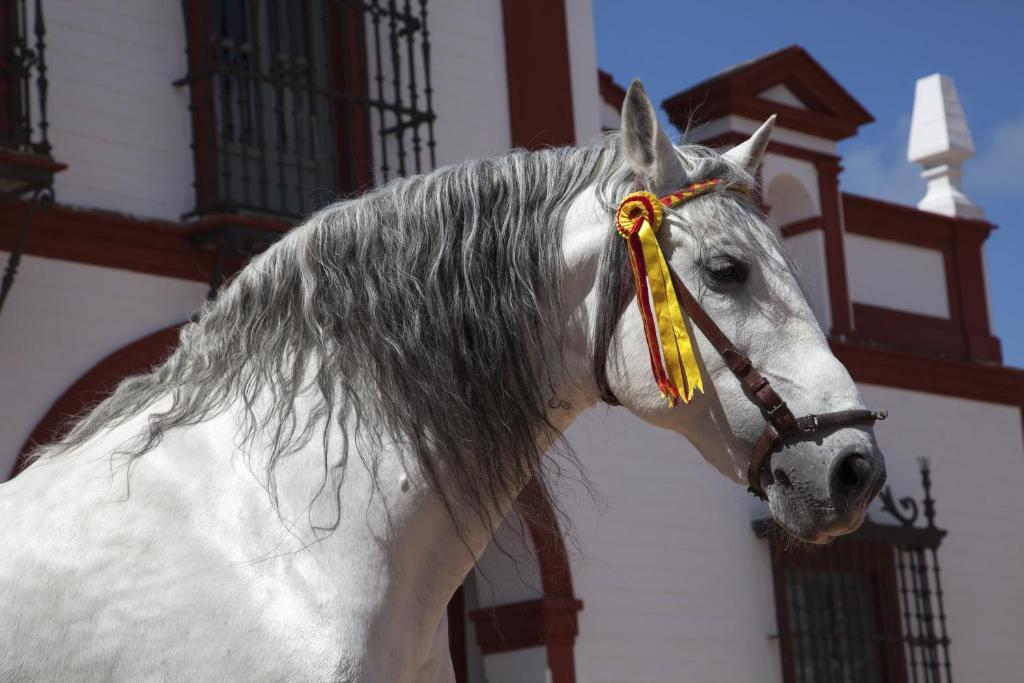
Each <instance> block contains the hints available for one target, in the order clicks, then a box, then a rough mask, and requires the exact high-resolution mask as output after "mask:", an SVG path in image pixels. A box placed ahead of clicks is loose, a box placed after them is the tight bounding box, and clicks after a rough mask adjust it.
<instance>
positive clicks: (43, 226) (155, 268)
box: [0, 202, 288, 282]
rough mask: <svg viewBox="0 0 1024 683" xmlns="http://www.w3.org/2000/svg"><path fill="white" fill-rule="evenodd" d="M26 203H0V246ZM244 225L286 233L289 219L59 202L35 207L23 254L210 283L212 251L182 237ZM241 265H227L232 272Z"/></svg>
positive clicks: (10, 238) (5, 246)
mask: <svg viewBox="0 0 1024 683" xmlns="http://www.w3.org/2000/svg"><path fill="white" fill-rule="evenodd" d="M25 207H26V205H25V203H24V202H9V203H6V204H0V249H2V250H7V251H10V250H11V249H12V248H13V246H14V241H15V239H16V236H17V230H18V226H20V225H21V221H22V217H23V216H24V212H25ZM227 224H234V225H238V224H245V225H250V226H252V227H256V228H260V229H263V230H268V231H276V232H284V231H286V230H287V229H288V226H287V224H284V223H281V222H279V221H273V220H269V219H264V218H258V217H254V216H241V215H225V214H213V215H209V216H205V217H203V218H202V219H201V220H198V221H195V222H192V223H174V222H171V221H159V220H151V219H144V218H135V217H133V216H126V215H124V214H118V213H113V212H110V211H100V210H96V209H76V208H71V207H68V206H61V205H57V206H54V207H51V208H48V209H39V210H37V211H36V214H35V217H34V218H33V221H32V230H31V232H29V235H28V241H27V243H26V245H25V253H26V254H31V255H33V256H41V257H44V258H54V259H62V260H65V261H74V262H77V263H86V264H90V265H94V266H103V267H105V268H117V269H120V270H129V271H134V272H138V273H148V274H150V275H162V276H164V277H173V278H178V279H181V280H193V281H195V282H209V281H210V273H211V272H212V271H213V265H214V256H213V254H212V253H211V252H207V251H201V250H198V249H193V248H191V247H189V246H188V244H187V242H186V238H187V237H188V236H189V235H191V234H193V233H194V232H196V231H197V230H204V229H208V228H213V227H218V226H223V225H227ZM243 265H244V262H243V261H241V260H235V261H231V262H229V263H227V264H226V275H228V276H230V275H231V274H233V273H234V272H236V271H237V270H238V269H239V268H241V267H242V266H243Z"/></svg>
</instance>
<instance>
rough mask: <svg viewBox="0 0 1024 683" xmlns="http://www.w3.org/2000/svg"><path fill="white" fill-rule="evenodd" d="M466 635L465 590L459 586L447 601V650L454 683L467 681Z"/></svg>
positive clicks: (467, 682) (465, 682)
mask: <svg viewBox="0 0 1024 683" xmlns="http://www.w3.org/2000/svg"><path fill="white" fill-rule="evenodd" d="M466 637H467V636H466V592H465V590H464V589H463V587H462V586H459V587H458V589H456V591H455V595H453V596H452V599H451V600H449V601H448V652H449V654H450V655H451V657H452V669H453V670H454V671H455V683H469V659H468V657H467V652H466V650H467V648H466Z"/></svg>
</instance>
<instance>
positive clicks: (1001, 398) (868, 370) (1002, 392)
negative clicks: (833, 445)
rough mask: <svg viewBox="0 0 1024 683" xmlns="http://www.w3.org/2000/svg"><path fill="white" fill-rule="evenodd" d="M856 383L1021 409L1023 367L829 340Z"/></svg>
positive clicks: (833, 350) (1023, 389) (1022, 402)
mask: <svg viewBox="0 0 1024 683" xmlns="http://www.w3.org/2000/svg"><path fill="white" fill-rule="evenodd" d="M830 345H831V347H832V352H833V353H835V355H836V357H837V358H838V359H839V360H840V361H841V362H842V363H843V365H845V366H846V368H847V370H849V371H850V375H851V376H852V377H853V379H854V380H855V381H857V382H862V383H865V384H878V385H881V386H886V387H893V388H895V389H907V390H909V391H920V392H924V393H929V394H938V395H940V396H952V397H954V398H967V399H971V400H974V401H985V402H988V403H1002V404H1005V405H1011V406H1020V407H1022V408H1024V370H1019V369H1017V368H1009V367H1005V366H1001V365H990V364H986V363H973V362H966V361H960V360H951V359H948V358H936V357H927V356H922V355H920V354H918V353H907V352H905V351H896V350H891V349H882V348H877V347H869V346H864V345H860V344H854V343H847V342H841V341H836V340H832V341H831V342H830Z"/></svg>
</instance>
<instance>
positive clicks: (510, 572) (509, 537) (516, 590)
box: [473, 510, 544, 606]
mask: <svg viewBox="0 0 1024 683" xmlns="http://www.w3.org/2000/svg"><path fill="white" fill-rule="evenodd" d="M473 573H474V580H475V587H476V593H477V599H478V600H479V603H480V604H481V605H483V606H493V605H507V604H509V603H513V602H525V601H527V600H537V599H539V598H542V597H544V589H543V588H542V586H541V578H540V567H539V566H538V564H537V554H536V552H535V550H534V547H533V542H532V540H531V538H530V534H529V530H528V529H527V528H525V527H523V526H522V522H521V521H520V519H519V516H518V514H516V512H515V511H514V510H513V512H512V514H511V519H509V520H506V521H505V522H504V523H503V524H502V525H501V527H499V528H498V531H497V533H495V535H494V540H492V541H491V544H490V545H489V546H487V550H486V551H484V554H483V556H482V557H481V558H480V560H479V561H478V562H477V566H476V569H474V570H473Z"/></svg>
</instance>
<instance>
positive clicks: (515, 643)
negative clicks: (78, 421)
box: [11, 322, 583, 683]
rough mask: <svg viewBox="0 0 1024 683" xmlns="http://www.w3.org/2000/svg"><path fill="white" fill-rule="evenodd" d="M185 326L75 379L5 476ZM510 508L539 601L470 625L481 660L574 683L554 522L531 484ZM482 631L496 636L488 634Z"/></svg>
mask: <svg viewBox="0 0 1024 683" xmlns="http://www.w3.org/2000/svg"><path fill="white" fill-rule="evenodd" d="M184 324H185V323H183V322H182V323H178V324H176V325H171V326H170V327H166V328H164V329H162V330H159V331H157V332H154V333H152V334H149V335H147V336H145V337H142V338H141V339H138V340H136V341H134V342H132V343H130V344H128V345H126V346H124V347H122V348H120V349H118V350H117V351H115V352H114V353H112V354H110V355H109V356H107V357H106V358H104V359H103V360H101V361H100V362H99V363H97V364H96V365H94V366H93V367H92V369H90V370H89V371H88V372H86V373H85V374H84V375H82V376H81V377H80V378H79V379H78V380H77V381H76V382H75V383H74V384H72V385H71V387H70V388H69V389H68V390H67V391H65V392H64V393H63V394H62V395H61V397H60V398H58V399H57V401H56V402H55V403H54V404H53V405H52V406H50V409H49V410H48V411H47V413H46V415H45V416H44V417H43V419H42V420H40V421H39V423H38V424H37V425H36V428H35V429H34V430H33V431H32V435H31V436H29V438H28V440H27V441H26V442H25V445H24V446H22V449H21V454H20V455H19V457H18V461H17V462H16V463H15V466H14V471H13V472H12V473H11V476H12V477H13V476H15V475H17V474H18V472H20V471H21V470H22V469H23V468H24V467H25V464H26V463H25V456H26V454H27V453H29V452H30V451H31V450H32V449H33V448H35V447H36V446H38V445H41V444H46V443H49V442H50V441H53V440H54V439H55V438H57V437H58V436H59V435H60V433H61V431H62V429H63V426H64V424H65V423H66V421H67V420H68V418H70V417H73V416H75V415H78V414H79V413H81V412H82V411H83V410H84V409H85V408H86V407H87V406H88V405H89V404H91V403H95V402H96V401H98V400H101V399H102V398H103V397H105V396H106V395H107V394H109V393H110V392H111V391H113V390H114V388H115V387H116V386H117V385H118V383H119V382H121V380H123V379H125V378H126V377H131V376H132V375H137V374H139V373H142V372H145V371H146V370H148V369H150V368H151V367H153V366H154V365H157V364H158V363H161V362H162V361H164V360H165V359H166V358H167V357H168V356H169V355H170V354H171V352H172V351H173V350H174V348H175V346H177V344H178V333H179V331H180V330H181V327H182V325H184ZM517 505H519V506H521V507H523V508H524V509H525V512H526V514H524V515H523V516H524V518H525V519H527V520H530V521H529V522H528V525H529V529H530V537H531V540H532V541H533V545H534V548H535V550H536V553H537V561H538V564H539V566H540V574H541V586H542V588H543V589H544V598H543V599H541V600H533V601H530V602H527V603H518V604H515V605H502V606H499V607H495V608H492V609H491V610H487V612H488V616H487V618H486V619H483V620H479V621H477V638H478V640H479V641H480V645H481V647H482V648H483V650H484V652H485V653H486V652H488V651H490V652H502V651H508V650H512V649H516V648H522V647H535V646H540V645H543V646H544V647H546V648H547V653H548V668H549V669H550V670H551V679H552V682H553V683H575V680H576V672H575V669H576V667H575V662H574V657H573V646H574V644H575V641H576V633H577V621H576V615H577V613H578V612H579V611H580V610H581V609H582V608H583V603H582V602H580V601H579V600H577V599H576V597H575V595H574V593H573V589H572V569H571V567H570V565H569V557H568V554H567V553H566V550H565V542H564V540H563V539H562V534H561V532H560V530H559V526H558V518H557V515H556V514H555V511H554V508H553V506H552V505H551V501H549V500H548V498H547V496H546V494H545V493H544V490H543V489H542V488H541V487H540V486H539V485H538V484H537V483H536V482H535V481H531V482H530V483H529V484H527V486H526V488H525V489H524V490H523V492H522V494H520V496H519V499H518V501H517ZM488 627H492V628H494V627H496V628H494V632H493V633H490V632H488Z"/></svg>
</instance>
